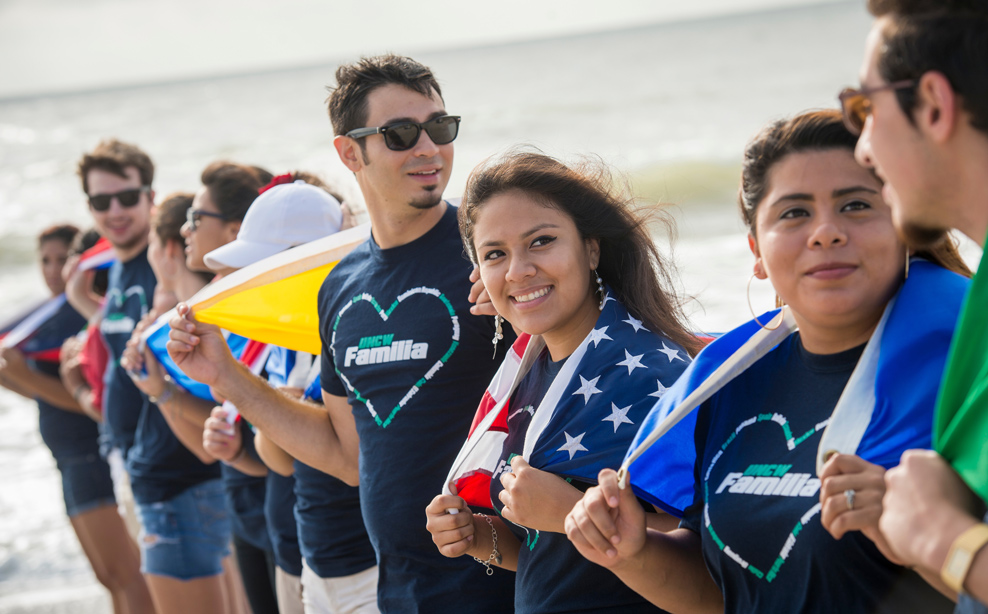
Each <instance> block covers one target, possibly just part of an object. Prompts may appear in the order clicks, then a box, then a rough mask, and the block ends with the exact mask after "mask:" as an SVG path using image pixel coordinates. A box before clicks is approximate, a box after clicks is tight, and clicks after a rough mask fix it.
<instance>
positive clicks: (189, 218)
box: [185, 207, 226, 231]
mask: <svg viewBox="0 0 988 614" xmlns="http://www.w3.org/2000/svg"><path fill="white" fill-rule="evenodd" d="M204 217H215V218H216V219H218V220H225V219H226V216H225V215H223V214H222V213H213V212H212V211H203V210H202V209H193V208H192V207H189V208H188V209H186V210H185V223H186V224H188V225H189V228H190V229H192V230H193V231H195V230H196V229H197V228H199V221H200V220H202V218H204Z"/></svg>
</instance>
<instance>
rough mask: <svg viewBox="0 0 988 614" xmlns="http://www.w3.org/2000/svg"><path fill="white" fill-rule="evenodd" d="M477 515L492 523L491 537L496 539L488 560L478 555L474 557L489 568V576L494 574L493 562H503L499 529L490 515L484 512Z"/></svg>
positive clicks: (489, 523)
mask: <svg viewBox="0 0 988 614" xmlns="http://www.w3.org/2000/svg"><path fill="white" fill-rule="evenodd" d="M477 515H478V516H480V517H481V518H483V519H484V520H486V521H487V524H488V525H490V527H491V538H493V540H494V548H493V549H492V550H491V555H490V556H489V557H488V558H487V560H486V561H482V560H480V559H478V558H477V557H473V560H475V561H477V562H478V563H480V564H481V565H483V566H484V567H486V568H487V575H488V576H493V575H494V570H493V569H491V563H496V564H498V565H500V564H501V553H500V552H498V551H497V529H495V528H494V521H492V520H491V517H490V516H486V515H484V514H477Z"/></svg>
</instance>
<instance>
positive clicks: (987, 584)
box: [917, 508, 988, 604]
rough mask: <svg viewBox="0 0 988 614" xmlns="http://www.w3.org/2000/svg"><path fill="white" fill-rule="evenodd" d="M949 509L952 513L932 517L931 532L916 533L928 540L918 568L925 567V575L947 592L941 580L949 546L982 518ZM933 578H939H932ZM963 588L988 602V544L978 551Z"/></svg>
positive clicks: (950, 593) (949, 594)
mask: <svg viewBox="0 0 988 614" xmlns="http://www.w3.org/2000/svg"><path fill="white" fill-rule="evenodd" d="M949 512H950V513H949V514H946V513H945V514H941V516H942V517H937V518H931V519H930V524H929V525H928V526H929V527H930V529H929V531H928V533H929V535H927V536H917V538H918V539H922V538H924V537H925V541H926V542H927V544H928V545H927V547H926V548H924V555H923V559H922V561H921V563H920V565H919V567H918V569H919V570H922V572H923V573H922V575H923V577H924V578H926V579H927V581H929V582H930V584H931V585H932V586H934V587H935V588H937V589H938V590H940V591H941V592H944V589H945V588H946V585H945V584H944V583H943V582H942V581H941V580H940V570H941V569H942V568H943V565H944V562H945V561H946V560H947V554H948V553H949V552H950V547H951V546H952V545H953V543H954V540H956V539H957V538H958V537H959V536H960V534H961V533H963V532H964V531H966V530H967V529H969V528H971V527H973V526H974V525H976V524H978V522H980V521H979V520H978V519H977V518H976V517H974V516H971V515H970V514H967V513H965V512H962V511H961V510H959V509H954V508H952V509H950V510H949ZM932 579H935V580H936V581H930V580H932ZM964 590H965V592H966V593H968V594H969V595H971V596H972V597H974V598H975V599H977V600H978V601H980V602H981V603H984V604H988V546H984V547H982V548H981V550H979V551H978V552H977V553H976V554H975V557H974V560H973V561H972V562H971V566H970V568H969V569H968V574H967V578H966V579H965V581H964ZM946 591H947V592H946V593H945V594H947V595H948V596H951V598H955V597H954V596H953V592H952V591H950V589H949V588H946Z"/></svg>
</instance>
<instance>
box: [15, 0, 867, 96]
mask: <svg viewBox="0 0 988 614" xmlns="http://www.w3.org/2000/svg"><path fill="white" fill-rule="evenodd" d="M820 1H821V0H690V1H683V0H553V1H549V0H498V1H497V2H489V1H485V2H478V1H476V0H427V1H423V2H417V3H409V2H401V1H399V0H347V1H340V0H0V59H2V61H0V98H3V97H10V96H20V95H26V94H33V93H40V92H53V91H54V92H57V91H71V90H86V89H92V88H97V87H103V86H108V85H122V84H128V83H142V82H143V83H147V82H157V81H162V80H169V79H181V78H188V77H196V76H208V75H214V74H227V73H231V72H244V71H253V70H264V69H270V68H278V67H285V66H298V65H304V64H315V63H319V62H329V61H334V60H339V59H348V58H353V57H356V56H359V55H367V54H375V53H380V52H383V51H396V52H401V53H413V52H416V51H422V50H426V49H429V50H431V49H437V48H446V47H462V46H466V45H470V46H473V45H480V44H488V43H497V42H507V41H513V40H523V39H532V38H542V37H548V36H558V35H564V34H571V33H578V32H588V31H597V30H605V29H617V28H623V27H629V26H634V25H644V24H648V23H655V22H659V21H671V20H678V19H686V18H692V17H701V16H709V15H717V14H724V13H731V12H739V11H749V10H757V9H760V8H767V7H777V6H787V5H805V4H818V3H820ZM823 1H839V0H823ZM861 1H862V2H863V1H864V0H861Z"/></svg>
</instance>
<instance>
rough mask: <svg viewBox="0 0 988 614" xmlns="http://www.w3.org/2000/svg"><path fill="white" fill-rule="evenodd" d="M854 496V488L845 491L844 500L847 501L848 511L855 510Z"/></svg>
mask: <svg viewBox="0 0 988 614" xmlns="http://www.w3.org/2000/svg"><path fill="white" fill-rule="evenodd" d="M854 495H855V492H854V489H853V488H849V489H847V490H845V491H844V498H845V499H847V509H849V510H853V509H854Z"/></svg>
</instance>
